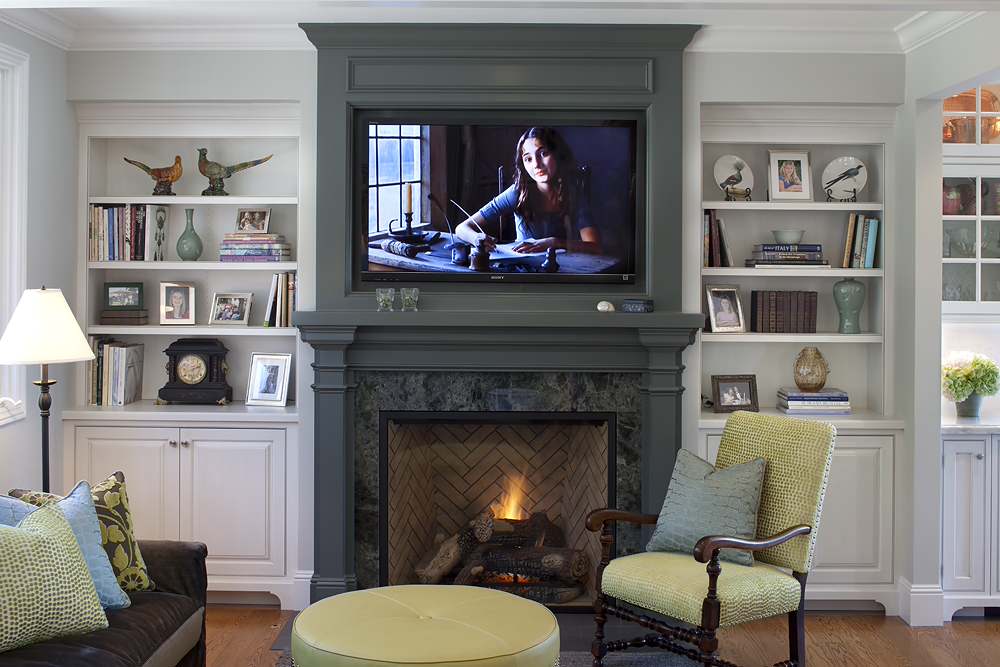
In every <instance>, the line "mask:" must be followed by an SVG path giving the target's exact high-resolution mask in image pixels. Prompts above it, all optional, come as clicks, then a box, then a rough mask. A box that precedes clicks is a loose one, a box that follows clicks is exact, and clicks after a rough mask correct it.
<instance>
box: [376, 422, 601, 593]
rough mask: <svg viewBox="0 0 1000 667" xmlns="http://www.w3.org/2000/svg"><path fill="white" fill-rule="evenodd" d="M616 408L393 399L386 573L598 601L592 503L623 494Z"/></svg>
mask: <svg viewBox="0 0 1000 667" xmlns="http://www.w3.org/2000/svg"><path fill="white" fill-rule="evenodd" d="M616 417H617V415H616V414H615V413H613V412H611V413H609V412H528V411H522V412H438V411H383V412H381V413H380V418H379V467H380V471H379V479H380V489H379V537H380V539H379V565H380V567H379V583H380V584H381V585H387V584H388V585H394V584H409V583H424V584H448V583H456V584H464V585H474V586H486V587H490V588H496V589H499V590H505V591H507V592H511V593H514V594H517V595H522V596H524V597H528V598H531V599H533V600H536V601H539V602H543V603H546V604H550V605H554V606H586V607H590V606H591V605H592V603H593V581H594V580H593V574H594V568H595V567H596V564H597V562H598V560H599V557H600V544H599V542H598V539H597V536H596V535H594V534H593V533H590V532H589V531H587V530H586V527H585V525H584V522H585V519H586V516H587V513H588V512H590V511H591V510H593V509H597V508H599V507H607V506H609V505H613V504H614V499H615V496H616V494H615V486H616V471H615V462H616V441H617V439H616V432H617V419H616Z"/></svg>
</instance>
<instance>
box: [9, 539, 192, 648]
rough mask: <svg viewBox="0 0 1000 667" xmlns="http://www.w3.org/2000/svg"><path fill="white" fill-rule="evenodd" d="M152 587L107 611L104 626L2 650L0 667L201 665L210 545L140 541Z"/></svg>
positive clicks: (134, 594) (132, 595)
mask: <svg viewBox="0 0 1000 667" xmlns="http://www.w3.org/2000/svg"><path fill="white" fill-rule="evenodd" d="M139 549H140V550H141V551H142V556H143V559H144V560H145V561H146V567H147V568H148V570H149V576H150V577H151V578H152V580H153V581H154V582H155V584H156V591H153V592H149V593H133V594H131V595H130V596H129V597H130V598H132V606H131V607H129V608H128V609H119V610H113V611H108V626H109V627H108V628H106V629H104V630H98V631H96V632H89V633H87V634H83V635H72V636H69V637H60V638H58V639H52V640H50V641H47V642H40V643H38V644H32V645H31V646H25V647H24V648H19V649H15V650H13V651H7V652H6V653H0V667H14V666H15V665H16V666H17V667H67V666H68V665H73V667H174V665H180V666H182V667H204V666H205V596H206V590H207V588H208V578H207V575H206V573H205V557H206V556H207V554H208V549H207V548H206V547H205V545H204V544H201V543H198V542H167V541H152V540H140V542H139Z"/></svg>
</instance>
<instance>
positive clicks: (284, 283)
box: [264, 273, 296, 327]
mask: <svg viewBox="0 0 1000 667" xmlns="http://www.w3.org/2000/svg"><path fill="white" fill-rule="evenodd" d="M295 282H296V281H295V274H294V273H275V274H274V275H273V276H271V291H270V292H269V293H268V296H267V311H266V312H265V314H264V326H265V327H290V326H292V313H293V312H294V311H295Z"/></svg>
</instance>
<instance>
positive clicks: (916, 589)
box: [897, 577, 944, 627]
mask: <svg viewBox="0 0 1000 667" xmlns="http://www.w3.org/2000/svg"><path fill="white" fill-rule="evenodd" d="M897 581H898V584H899V615H900V617H901V618H902V619H903V620H904V621H906V623H907V624H909V625H910V626H912V627H940V626H941V625H943V624H944V590H942V588H941V586H940V585H938V584H912V583H910V581H909V580H908V579H906V578H905V577H899V579H898V580H897Z"/></svg>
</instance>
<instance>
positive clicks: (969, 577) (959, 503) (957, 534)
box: [941, 438, 988, 591]
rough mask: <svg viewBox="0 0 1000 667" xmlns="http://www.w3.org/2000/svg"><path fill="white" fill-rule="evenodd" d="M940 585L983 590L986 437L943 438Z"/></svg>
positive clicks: (984, 581)
mask: <svg viewBox="0 0 1000 667" xmlns="http://www.w3.org/2000/svg"><path fill="white" fill-rule="evenodd" d="M941 444H942V450H943V452H944V479H943V480H942V484H941V497H942V503H941V505H942V506H941V541H942V551H941V565H942V567H943V570H944V572H943V577H942V581H941V585H942V587H943V588H944V589H945V590H946V591H985V590H986V551H985V549H986V522H987V520H988V516H987V512H986V470H987V467H986V439H985V438H981V439H973V440H969V439H944V440H942V443H941Z"/></svg>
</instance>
